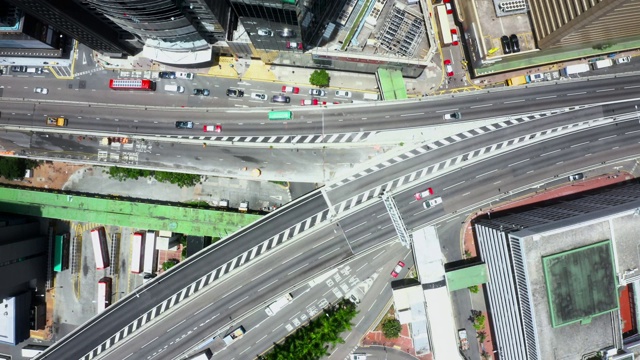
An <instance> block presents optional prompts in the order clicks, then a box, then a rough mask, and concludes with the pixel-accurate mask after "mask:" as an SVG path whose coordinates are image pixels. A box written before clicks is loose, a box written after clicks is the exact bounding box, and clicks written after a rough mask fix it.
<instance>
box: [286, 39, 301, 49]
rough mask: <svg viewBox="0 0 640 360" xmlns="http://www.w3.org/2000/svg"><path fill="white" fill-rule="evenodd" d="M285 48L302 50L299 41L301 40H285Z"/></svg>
mask: <svg viewBox="0 0 640 360" xmlns="http://www.w3.org/2000/svg"><path fill="white" fill-rule="evenodd" d="M287 49H298V50H302V43H301V42H292V41H287Z"/></svg>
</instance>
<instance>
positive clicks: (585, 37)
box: [529, 0, 640, 50]
mask: <svg viewBox="0 0 640 360" xmlns="http://www.w3.org/2000/svg"><path fill="white" fill-rule="evenodd" d="M529 6H530V8H531V11H530V14H531V20H532V25H533V30H534V31H533V34H534V36H535V40H536V42H537V43H538V47H539V48H540V49H543V50H544V49H551V48H560V47H562V48H565V49H566V48H576V47H577V48H584V47H588V46H598V45H600V46H606V45H612V44H613V43H615V42H617V41H624V40H630V39H637V38H638V36H639V35H640V25H639V24H640V1H638V0H596V1H573V0H551V1H549V0H529Z"/></svg>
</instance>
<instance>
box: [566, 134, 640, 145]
mask: <svg viewBox="0 0 640 360" xmlns="http://www.w3.org/2000/svg"><path fill="white" fill-rule="evenodd" d="M638 131H640V130H638ZM588 143H589V142H588V141H585V142H582V143H580V144H575V145H571V147H572V148H574V147H578V146H580V145H584V144H588Z"/></svg>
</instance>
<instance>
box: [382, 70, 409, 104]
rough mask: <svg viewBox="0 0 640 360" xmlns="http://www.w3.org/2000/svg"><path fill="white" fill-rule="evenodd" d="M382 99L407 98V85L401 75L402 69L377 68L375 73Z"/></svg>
mask: <svg viewBox="0 0 640 360" xmlns="http://www.w3.org/2000/svg"><path fill="white" fill-rule="evenodd" d="M376 77H377V78H378V83H379V84H380V91H381V93H382V99H383V100H404V99H407V98H408V96H407V87H406V85H405V83H404V78H403V77H402V71H400V70H389V69H382V68H380V69H378V71H377V73H376Z"/></svg>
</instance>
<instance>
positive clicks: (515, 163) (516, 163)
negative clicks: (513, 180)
mask: <svg viewBox="0 0 640 360" xmlns="http://www.w3.org/2000/svg"><path fill="white" fill-rule="evenodd" d="M525 161H529V159H524V160H520V161H517V162H514V163H513V164H510V165H509V166H513V165H518V164H521V163H523V162H525Z"/></svg>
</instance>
